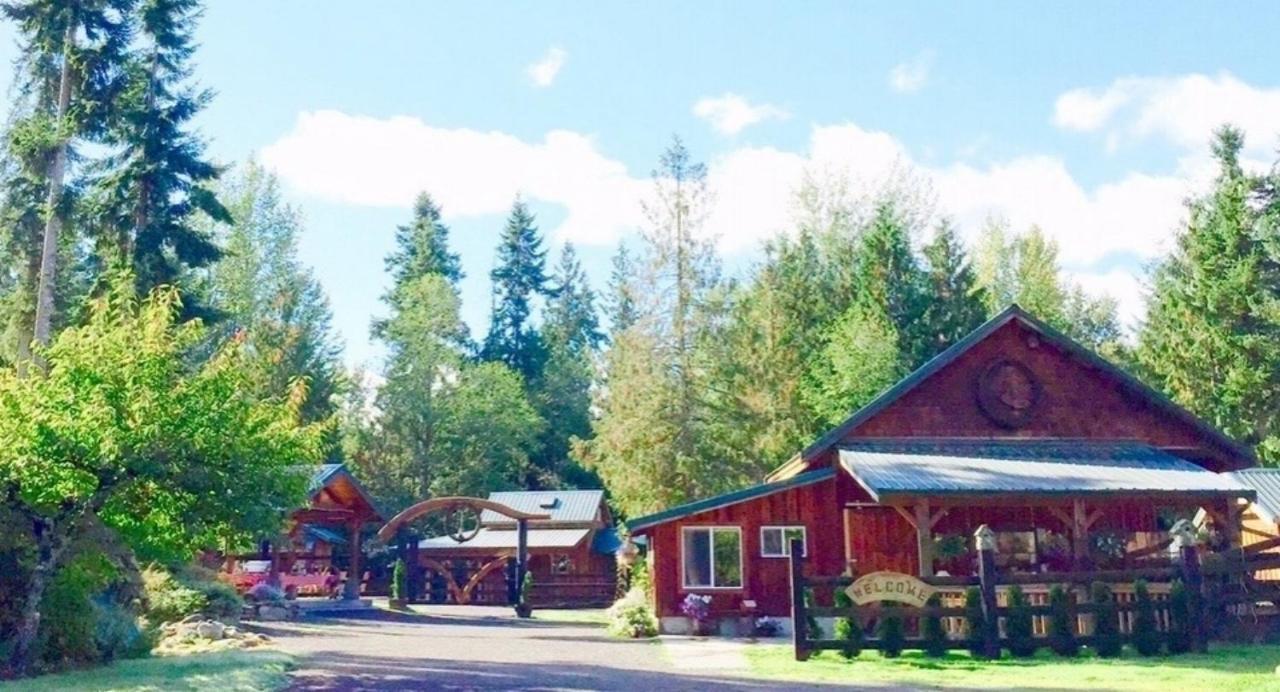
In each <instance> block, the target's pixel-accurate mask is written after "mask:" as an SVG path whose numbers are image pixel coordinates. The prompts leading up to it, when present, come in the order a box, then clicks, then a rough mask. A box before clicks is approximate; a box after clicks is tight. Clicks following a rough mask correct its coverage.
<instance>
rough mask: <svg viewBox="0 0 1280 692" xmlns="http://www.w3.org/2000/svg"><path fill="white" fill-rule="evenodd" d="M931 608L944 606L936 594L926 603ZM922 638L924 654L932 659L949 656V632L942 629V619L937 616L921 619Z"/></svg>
mask: <svg viewBox="0 0 1280 692" xmlns="http://www.w3.org/2000/svg"><path fill="white" fill-rule="evenodd" d="M925 605H926V606H928V607H930V608H937V607H939V606H941V605H942V599H941V598H940V597H939V596H938V595H937V594H934V595H932V596H930V597H929V600H928V601H927V602H926V603H925ZM920 636H921V638H922V639H924V654H925V655H926V656H929V657H932V658H942V657H943V656H946V655H947V632H946V630H944V629H942V618H940V617H938V616H937V615H929V616H926V617H922V618H920Z"/></svg>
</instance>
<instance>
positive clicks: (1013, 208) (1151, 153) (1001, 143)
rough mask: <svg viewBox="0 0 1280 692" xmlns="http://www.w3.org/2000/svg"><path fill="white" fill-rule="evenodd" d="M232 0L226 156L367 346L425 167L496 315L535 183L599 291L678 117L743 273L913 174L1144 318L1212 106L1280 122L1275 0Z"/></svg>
mask: <svg viewBox="0 0 1280 692" xmlns="http://www.w3.org/2000/svg"><path fill="white" fill-rule="evenodd" d="M208 4H209V7H208V8H207V10H206V14H205V17H204V20H203V22H202V24H201V27H200V30H199V34H198V36H199V40H200V42H201V44H202V45H201V48H200V51H199V52H198V54H197V63H198V64H197V77H198V79H199V81H200V82H201V83H202V84H203V85H205V86H207V87H210V88H212V89H214V90H215V91H216V92H217V98H216V99H215V100H214V102H213V104H212V106H211V107H210V108H209V109H208V110H207V111H206V112H205V113H204V114H203V115H202V116H201V118H200V120H199V127H200V129H201V131H202V132H203V133H204V134H205V135H206V136H207V138H208V139H209V141H210V148H211V152H212V153H213V155H214V156H215V157H216V158H218V159H219V160H220V161H223V162H232V161H237V160H243V159H244V158H245V157H247V156H250V155H256V156H258V157H259V159H260V160H262V161H264V162H265V163H267V164H268V165H270V166H272V167H273V168H275V169H276V170H277V171H278V172H279V174H280V175H281V178H282V179H283V181H284V183H285V186H286V190H287V193H288V197H289V199H290V201H291V202H293V203H294V204H296V205H297V206H298V207H299V208H300V209H301V210H302V211H303V212H304V214H305V216H306V219H307V231H306V234H305V236H304V238H303V239H302V254H303V259H304V260H305V261H306V262H307V263H309V264H310V265H312V266H313V267H314V268H315V271H316V272H317V275H318V276H319V278H320V280H321V281H322V283H323V284H324V286H325V288H326V290H327V291H328V293H329V296H330V299H331V301H332V303H333V307H334V311H335V324H336V326H337V328H338V329H339V331H340V332H341V334H342V337H343V339H344V341H345V343H346V347H347V358H348V361H349V362H351V363H353V364H357V363H366V364H370V365H375V366H376V360H377V358H378V356H379V350H378V348H377V346H376V345H374V344H371V343H369V340H368V325H369V321H370V318H371V316H373V315H375V314H378V313H379V312H380V311H381V305H380V303H379V301H378V296H379V295H380V294H381V293H382V291H383V290H384V289H385V287H386V277H385V275H384V273H383V270H382V258H383V257H384V256H385V255H386V254H387V252H388V251H389V250H390V248H391V246H392V235H393V232H394V227H395V225H396V224H398V223H403V222H404V221H405V220H406V219H407V215H408V205H409V203H410V201H411V200H412V196H413V192H414V191H416V190H417V189H420V188H424V187H425V188H427V189H430V190H431V192H432V193H433V194H434V195H435V196H436V197H437V198H438V200H439V201H440V202H441V204H442V205H443V207H444V212H445V215H446V218H447V220H448V221H449V223H450V224H451V226H452V227H453V232H454V236H453V238H454V243H455V246H456V247H457V248H458V249H459V250H460V251H461V253H462V257H463V263H464V268H465V270H466V272H467V274H468V277H467V279H466V281H465V283H464V295H463V298H464V316H465V317H466V318H467V320H468V322H470V323H471V325H472V329H473V331H474V332H475V333H477V334H482V333H483V332H484V329H485V321H486V313H487V309H488V278H487V275H488V272H489V270H490V268H491V266H492V257H493V252H492V249H493V245H494V244H495V243H496V241H497V236H498V233H499V231H500V229H501V226H502V221H503V216H504V215H505V214H504V213H505V209H506V208H507V207H508V206H509V205H510V201H511V199H512V197H513V196H514V194H515V193H516V192H521V193H522V194H524V195H525V196H526V198H527V199H529V201H530V202H531V203H532V205H533V206H534V208H535V210H536V211H537V212H538V213H539V220H540V222H541V226H542V228H543V230H544V231H545V232H546V234H547V236H548V239H549V244H550V245H551V246H552V248H553V254H554V253H555V252H556V251H557V250H558V247H559V245H560V243H561V242H563V241H564V240H566V239H569V240H572V241H573V242H574V243H575V244H576V245H577V246H578V248H579V250H580V252H581V254H582V255H583V257H584V259H585V261H586V262H587V264H588V268H589V273H590V275H591V276H592V278H593V279H594V280H595V282H596V284H597V287H601V286H602V285H603V282H604V279H605V276H606V275H607V271H608V267H607V264H608V257H609V256H610V255H611V254H612V252H613V250H614V248H615V247H616V244H617V242H618V241H619V240H620V239H625V238H627V237H630V236H631V235H632V234H633V233H634V228H635V226H636V224H637V223H639V222H640V218H641V217H640V215H639V214H638V212H637V206H638V205H637V201H638V199H639V198H640V197H642V196H643V194H644V191H645V189H646V186H647V178H648V173H649V171H650V170H651V169H652V167H653V165H654V162H655V161H656V159H657V156H658V154H659V153H660V152H661V150H662V148H663V147H664V145H665V144H666V143H667V141H668V140H669V138H670V136H671V135H672V134H673V133H679V134H680V135H681V136H682V137H684V138H685V140H686V142H687V143H688V145H689V146H690V148H691V149H692V150H693V152H694V153H695V155H697V156H699V157H701V158H703V159H705V160H706V161H708V163H709V164H710V166H711V179H712V184H713V187H714V188H715V190H716V193H717V207H716V210H715V212H714V213H713V216H712V219H711V220H710V222H709V228H708V232H710V233H714V234H716V236H717V237H718V239H719V240H718V242H719V243H720V246H721V248H722V250H723V252H724V253H725V255H726V257H727V258H728V260H729V266H730V267H732V268H737V269H741V268H742V267H745V266H748V265H749V263H750V261H751V259H752V257H753V256H754V253H755V251H756V248H757V247H758V244H759V242H760V240H761V239H762V238H765V237H767V236H768V235H769V234H770V233H772V232H774V231H776V230H779V229H781V228H783V227H785V225H786V216H787V210H788V203H789V197H790V190H791V189H792V188H793V187H794V185H795V182H796V181H797V180H798V179H799V176H800V174H801V172H802V171H803V170H805V169H813V170H816V169H824V170H837V171H843V172H845V173H847V174H848V175H850V177H851V178H852V179H853V180H854V181H855V183H856V184H857V185H864V186H874V185H875V184H876V183H877V181H878V180H880V179H882V178H884V177H885V176H886V175H888V174H889V173H890V172H897V173H898V174H902V173H903V172H904V171H906V172H908V173H909V174H910V175H911V176H912V177H913V178H915V179H917V180H921V181H925V182H927V183H928V184H929V186H930V187H931V189H932V190H933V191H934V194H935V195H936V199H937V205H936V206H937V210H938V212H939V213H945V214H947V215H950V216H952V217H954V218H955V219H956V221H957V222H958V223H959V224H960V226H961V229H962V230H963V231H964V232H965V233H966V234H972V233H974V232H975V231H976V230H977V228H978V226H979V225H980V224H981V222H982V220H983V219H984V218H986V217H987V216H989V215H992V214H998V215H1001V216H1005V217H1007V218H1008V219H1009V221H1010V222H1011V223H1012V224H1013V226H1014V227H1015V228H1025V227H1026V226H1027V225H1029V224H1030V223H1038V224H1040V225H1041V226H1042V227H1044V228H1045V230H1046V231H1047V232H1048V233H1049V234H1050V235H1052V236H1053V237H1054V238H1055V239H1057V240H1058V242H1059V243H1060V245H1061V246H1062V255H1063V260H1064V262H1065V263H1066V265H1067V267H1068V268H1069V270H1070V271H1071V272H1072V273H1073V276H1075V277H1076V279H1077V280H1078V281H1080V282H1081V283H1082V284H1083V285H1084V286H1085V287H1086V288H1087V289H1088V290H1091V291H1095V292H1102V291H1106V292H1110V293H1112V294H1114V295H1116V296H1117V297H1118V298H1119V299H1120V300H1121V301H1122V306H1123V309H1124V312H1125V314H1126V315H1127V316H1128V317H1129V318H1130V319H1131V318H1132V316H1133V315H1135V314H1137V313H1138V311H1139V310H1140V306H1141V297H1140V282H1139V279H1140V276H1141V268H1142V266H1143V264H1144V263H1145V262H1147V261H1149V260H1150V258H1152V257H1153V256H1155V255H1156V254H1157V253H1158V252H1159V251H1160V249H1161V248H1162V247H1164V243H1166V242H1167V240H1168V238H1169V236H1170V235H1171V231H1172V229H1173V228H1174V227H1175V226H1176V223H1177V221H1178V218H1179V216H1180V214H1181V209H1180V205H1179V200H1181V199H1182V198H1183V197H1185V195H1186V194H1187V193H1188V192H1190V191H1192V190H1194V189H1195V186H1196V185H1200V184H1203V182H1204V181H1205V180H1206V178H1207V176H1208V175H1210V174H1211V169H1210V168H1208V166H1207V154H1208V152H1207V148H1206V146H1205V142H1206V141H1207V139H1208V136H1209V130H1210V129H1211V128H1212V127H1213V125H1214V124H1216V123H1220V122H1222V121H1224V120H1232V121H1235V122H1238V123H1240V124H1241V125H1242V126H1244V127H1245V129H1246V133H1247V135H1248V136H1249V138H1250V139H1249V141H1250V145H1251V146H1250V149H1249V150H1248V151H1247V155H1248V158H1249V159H1250V161H1251V165H1254V166H1259V167H1261V166H1266V165H1269V164H1270V162H1271V160H1272V158H1273V152H1274V150H1275V148H1276V144H1277V142H1280V139H1278V138H1277V134H1278V133H1280V79H1277V76H1276V73H1275V65H1277V64H1280V46H1278V45H1277V43H1276V42H1275V40H1274V37H1275V36H1276V34H1277V30H1280V11H1277V10H1276V9H1275V7H1274V5H1269V4H1267V3H1257V4H1255V5H1252V6H1249V5H1247V4H1235V5H1233V6H1232V8H1231V11H1230V12H1227V11H1223V10H1222V9H1221V8H1220V7H1216V6H1213V5H1211V4H1208V3H1197V4H1191V3H1186V4H1170V3H1159V4H1157V3H1125V4H1119V3H1107V4H1104V3H1098V4H1083V3H1072V4H1065V3H1063V4H1054V5H1050V4H1048V3H1036V4H1034V5H1033V4H1015V3H1000V4H996V3H988V4H985V5H979V4H977V3H966V4H963V5H960V6H958V7H955V8H949V7H941V6H939V5H938V4H935V3H921V4H916V3H902V2H896V3H888V4H882V5H870V4H863V5H853V4H851V3H820V2H803V3H796V2H786V3H784V2H776V3H760V2H742V1H736V2H697V3H690V2H647V3H610V4H608V5H605V4H604V3H566V2H555V3H552V2H520V3H487V2H484V3H482V2H473V3H450V4H444V3H426V2H373V3H365V4H358V3H338V2H319V1H312V2H303V1H301V0H290V1H277V2H271V3H263V2H249V1H240V0H217V2H210V3H208ZM3 32H4V35H3V36H2V37H0V39H3V40H0V48H2V49H3V51H4V52H3V53H2V54H0V55H3V57H6V58H11V57H12V56H13V54H14V50H15V49H14V47H13V30H12V27H9V26H5V27H3ZM5 79H7V76H6V77H5Z"/></svg>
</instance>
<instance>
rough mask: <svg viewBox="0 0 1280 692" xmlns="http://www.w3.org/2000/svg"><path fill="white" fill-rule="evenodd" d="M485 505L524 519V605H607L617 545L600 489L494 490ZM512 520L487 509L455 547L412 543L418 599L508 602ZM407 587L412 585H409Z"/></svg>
mask: <svg viewBox="0 0 1280 692" xmlns="http://www.w3.org/2000/svg"><path fill="white" fill-rule="evenodd" d="M488 499H489V501H491V502H496V503H499V504H502V505H505V506H507V507H509V508H511V509H514V510H517V511H519V512H523V513H526V514H538V515H545V516H547V517H548V518H547V519H536V520H530V521H529V524H528V534H527V541H528V543H527V545H528V555H529V565H528V571H529V573H530V574H531V575H532V587H531V591H530V593H529V602H530V604H532V605H533V606H535V607H561V608H575V607H594V606H601V605H607V604H608V603H609V602H611V601H612V600H613V597H614V592H615V590H616V587H617V579H616V571H615V569H616V567H615V558H614V553H615V552H616V551H617V550H618V548H620V547H621V541H620V540H619V538H618V534H617V532H616V531H615V529H614V522H613V515H612V513H611V512H610V511H609V507H608V505H607V504H606V503H605V499H604V491H603V490H516V491H509V492H495V493H490V494H489V496H488ZM516 541H517V531H516V522H515V520H513V519H510V518H508V517H505V516H502V515H501V514H498V513H497V512H494V511H492V510H485V511H484V512H482V513H481V514H480V518H479V528H478V530H477V531H475V534H474V536H470V537H468V538H467V540H465V541H458V540H457V539H456V538H455V537H453V536H434V537H430V538H426V539H423V540H421V541H420V542H419V543H418V544H417V553H418V557H417V563H418V565H419V567H420V569H421V570H422V584H423V589H422V591H423V593H421V594H420V596H419V599H420V600H425V601H427V602H432V603H477V604H480V603H483V604H503V605H505V604H509V603H512V602H513V601H512V600H511V599H512V595H513V585H512V584H511V583H510V580H511V575H510V566H511V564H513V561H514V560H513V559H514V556H515V553H516ZM411 588H412V587H411Z"/></svg>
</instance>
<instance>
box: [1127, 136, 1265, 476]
mask: <svg viewBox="0 0 1280 692" xmlns="http://www.w3.org/2000/svg"><path fill="white" fill-rule="evenodd" d="M1243 142H1244V137H1243V135H1242V134H1241V132H1240V130H1238V129H1235V128H1233V127H1224V128H1222V129H1220V130H1218V131H1217V132H1216V133H1215V137H1214V141H1213V154H1214V157H1215V158H1216V159H1217V162H1218V176H1217V178H1216V180H1215V181H1214V186H1213V190H1212V191H1211V192H1209V193H1208V194H1206V195H1204V196H1203V197H1200V198H1198V199H1195V200H1193V201H1192V202H1191V204H1190V208H1189V215H1188V220H1187V224H1186V226H1185V227H1184V228H1183V229H1182V230H1181V231H1180V232H1179V233H1178V237H1177V244H1176V247H1175V248H1174V250H1173V251H1172V252H1171V253H1170V254H1169V256H1168V257H1166V258H1165V259H1164V260H1163V261H1162V262H1161V263H1160V264H1159V265H1158V266H1157V267H1156V268H1155V270H1154V272H1153V274H1152V294H1151V299H1150V302H1149V308H1148V313H1147V318H1146V321H1145V323H1144V325H1143V327H1142V330H1141V332H1140V334H1139V345H1138V349H1137V360H1138V363H1139V364H1140V365H1141V367H1142V369H1143V371H1144V372H1145V373H1146V374H1147V376H1148V377H1149V378H1150V379H1151V381H1152V382H1154V383H1155V384H1156V385H1157V386H1158V387H1160V388H1161V389H1163V390H1164V391H1165V392H1167V393H1168V394H1169V395H1170V396H1171V397H1172V398H1173V399H1174V400H1175V401H1178V402H1179V403H1181V404H1183V405H1184V406H1186V407H1188V408H1189V409H1191V410H1192V411H1194V412H1196V413H1198V414H1200V415H1201V416H1204V417H1205V418H1206V419H1207V420H1209V421H1210V422H1211V423H1213V424H1214V425H1215V426H1217V427H1218V428H1219V429H1221V430H1223V431H1225V432H1226V433H1227V434H1228V435H1231V436H1233V437H1235V438H1236V439H1238V440H1240V441H1242V442H1244V443H1245V444H1248V445H1252V446H1256V448H1257V449H1258V452H1259V455H1260V456H1261V457H1262V459H1263V460H1264V461H1265V462H1267V463H1269V464H1278V463H1280V254H1278V253H1277V249H1280V235H1277V226H1276V224H1275V222H1274V216H1272V214H1274V211H1275V209H1276V205H1277V202H1276V200H1275V197H1274V194H1275V192H1274V190H1275V188H1274V187H1271V186H1268V185H1267V183H1266V181H1265V180H1260V179H1258V178H1257V177H1254V176H1251V175H1248V174H1246V173H1245V172H1244V171H1243V169H1242V168H1241V166H1240V149H1241V147H1242V146H1243ZM1268 197H1270V198H1269V199H1268Z"/></svg>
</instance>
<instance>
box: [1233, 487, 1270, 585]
mask: <svg viewBox="0 0 1280 692" xmlns="http://www.w3.org/2000/svg"><path fill="white" fill-rule="evenodd" d="M1229 475H1230V476H1231V477H1232V478H1233V479H1235V480H1236V481H1239V482H1240V483H1241V484H1242V485H1244V486H1246V487H1248V488H1251V489H1253V491H1254V492H1256V493H1257V494H1258V496H1257V498H1255V499H1254V501H1253V502H1250V503H1249V504H1248V506H1246V507H1245V510H1244V515H1243V516H1242V517H1241V521H1242V523H1241V526H1240V529H1241V543H1242V544H1243V545H1244V547H1245V548H1248V547H1249V546H1252V545H1257V544H1259V543H1263V542H1275V541H1277V540H1280V469H1244V470H1243V471H1233V472H1231V473H1230V474H1229ZM1264 552H1268V553H1273V554H1280V547H1273V548H1269V549H1266V550H1265V551H1264ZM1255 578H1256V579H1259V580H1262V581H1268V582H1280V569H1268V570H1262V571H1260V572H1258V573H1257V574H1256V575H1255Z"/></svg>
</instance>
